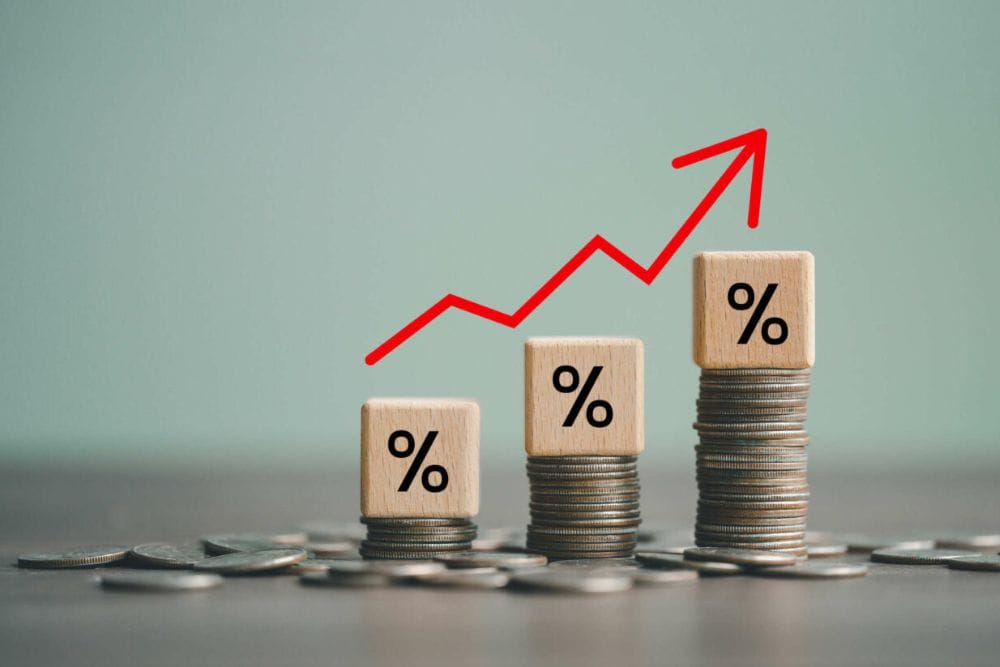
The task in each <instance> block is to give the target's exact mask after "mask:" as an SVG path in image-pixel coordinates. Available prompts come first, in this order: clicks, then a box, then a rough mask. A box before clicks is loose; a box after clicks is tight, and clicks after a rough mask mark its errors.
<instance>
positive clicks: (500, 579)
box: [418, 567, 510, 590]
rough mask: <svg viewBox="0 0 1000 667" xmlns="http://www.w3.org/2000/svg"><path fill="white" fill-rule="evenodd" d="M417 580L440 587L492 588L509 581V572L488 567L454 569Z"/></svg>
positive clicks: (502, 585)
mask: <svg viewBox="0 0 1000 667" xmlns="http://www.w3.org/2000/svg"><path fill="white" fill-rule="evenodd" d="M418 582H419V583H420V584H423V585H427V586H436V587H440V588H462V589H474V590H493V589H497V588H504V587H505V586H506V585H507V584H508V583H509V582H510V573H508V572H501V571H500V570H497V569H495V568H490V567H483V568H468V569H454V570H446V571H444V572H439V573H438V574H431V575H428V576H425V577H420V578H418Z"/></svg>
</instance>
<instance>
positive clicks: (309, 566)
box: [292, 558, 354, 574]
mask: <svg viewBox="0 0 1000 667" xmlns="http://www.w3.org/2000/svg"><path fill="white" fill-rule="evenodd" d="M341 560H343V559H341V558H310V559H308V560H304V561H302V562H301V563H296V564H295V565H293V566H292V572H297V573H299V574H301V573H303V572H329V571H330V566H331V564H333V563H336V562H339V561H341ZM352 560H354V559H353V558H352Z"/></svg>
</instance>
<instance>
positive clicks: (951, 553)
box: [871, 549, 976, 565]
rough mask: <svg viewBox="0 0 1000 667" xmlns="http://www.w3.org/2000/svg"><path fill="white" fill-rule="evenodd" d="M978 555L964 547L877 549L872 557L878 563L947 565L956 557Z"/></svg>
mask: <svg viewBox="0 0 1000 667" xmlns="http://www.w3.org/2000/svg"><path fill="white" fill-rule="evenodd" d="M974 555H976V554H975V552H974V551H966V550H964V549H876V550H875V551H873V552H872V555H871V559H872V561H874V562H876V563H894V564H897V565H945V564H947V562H948V561H950V560H952V559H954V558H966V557H968V556H974Z"/></svg>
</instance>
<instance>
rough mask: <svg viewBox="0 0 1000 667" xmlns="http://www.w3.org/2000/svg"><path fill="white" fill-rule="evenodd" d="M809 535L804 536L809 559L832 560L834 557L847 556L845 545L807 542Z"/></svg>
mask: <svg viewBox="0 0 1000 667" xmlns="http://www.w3.org/2000/svg"><path fill="white" fill-rule="evenodd" d="M808 539H809V535H808V534H807V535H806V540H807V541H806V553H807V554H808V555H809V557H810V558H832V557H834V556H844V555H846V554H847V545H846V544H837V543H836V542H809V541H808Z"/></svg>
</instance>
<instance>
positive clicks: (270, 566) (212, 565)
mask: <svg viewBox="0 0 1000 667" xmlns="http://www.w3.org/2000/svg"><path fill="white" fill-rule="evenodd" d="M307 557H308V554H307V553H306V552H305V550H304V549H298V548H289V549H271V550H268V551H246V552H243V551H240V552H236V553H230V554H223V555H222V556H213V557H211V558H206V559H205V560H203V561H200V562H198V563H196V564H195V566H194V569H195V570H198V571H200V572H217V573H219V574H252V573H256V572H268V571H272V570H280V569H282V568H286V567H288V566H289V565H295V564H296V563H301V562H302V561H304V560H305V559H306V558H307Z"/></svg>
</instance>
